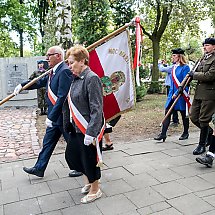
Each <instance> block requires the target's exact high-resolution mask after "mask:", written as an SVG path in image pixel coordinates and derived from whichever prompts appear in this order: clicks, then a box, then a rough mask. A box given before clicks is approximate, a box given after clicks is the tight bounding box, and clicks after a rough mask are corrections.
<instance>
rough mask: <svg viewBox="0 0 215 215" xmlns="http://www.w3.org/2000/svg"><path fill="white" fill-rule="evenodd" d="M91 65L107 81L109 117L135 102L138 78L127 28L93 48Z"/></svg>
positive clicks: (105, 86) (105, 92) (105, 87)
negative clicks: (135, 78) (135, 76)
mask: <svg viewBox="0 0 215 215" xmlns="http://www.w3.org/2000/svg"><path fill="white" fill-rule="evenodd" d="M89 66H90V68H91V69H92V71H94V72H95V73H96V74H97V75H98V76H99V77H100V78H101V81H102V83H103V96H104V97H103V98H104V108H103V110H104V116H105V119H106V120H110V119H111V118H114V116H115V115H118V114H120V113H122V112H125V111H127V110H128V109H131V108H132V107H133V106H134V103H135V93H134V81H133V72H132V65H131V49H130V40H129V34H128V32H127V31H124V32H122V33H120V34H119V35H117V36H115V37H114V38H112V39H110V40H109V41H107V42H105V43H103V44H102V45H100V46H98V47H97V48H95V49H94V50H92V51H91V52H90V62H89Z"/></svg>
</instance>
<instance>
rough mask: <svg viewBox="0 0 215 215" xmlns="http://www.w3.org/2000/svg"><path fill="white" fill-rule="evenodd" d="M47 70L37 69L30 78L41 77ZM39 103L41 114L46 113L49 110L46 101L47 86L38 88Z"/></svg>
mask: <svg viewBox="0 0 215 215" xmlns="http://www.w3.org/2000/svg"><path fill="white" fill-rule="evenodd" d="M45 72H46V70H45V69H42V70H37V71H34V72H33V73H32V75H31V76H30V78H29V80H33V79H34V78H37V77H39V76H40V75H42V74H43V73H45ZM37 103H38V108H40V114H41V115H43V114H46V111H47V102H46V88H45V87H42V88H40V89H37Z"/></svg>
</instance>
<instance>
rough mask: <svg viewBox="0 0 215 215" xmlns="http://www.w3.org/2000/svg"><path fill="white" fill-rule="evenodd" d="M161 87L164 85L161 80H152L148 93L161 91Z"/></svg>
mask: <svg viewBox="0 0 215 215" xmlns="http://www.w3.org/2000/svg"><path fill="white" fill-rule="evenodd" d="M161 88H162V85H161V83H160V82H159V81H152V82H151V85H150V88H149V89H148V91H147V93H148V94H153V93H160V92H161Z"/></svg>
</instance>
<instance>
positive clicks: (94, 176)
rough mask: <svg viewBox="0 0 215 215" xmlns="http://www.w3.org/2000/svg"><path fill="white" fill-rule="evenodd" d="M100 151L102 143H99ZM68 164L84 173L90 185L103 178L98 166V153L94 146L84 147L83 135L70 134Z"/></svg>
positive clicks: (67, 150) (66, 153)
mask: <svg viewBox="0 0 215 215" xmlns="http://www.w3.org/2000/svg"><path fill="white" fill-rule="evenodd" d="M99 145H100V150H101V146H102V141H100V143H99ZM65 158H66V162H67V164H68V166H69V168H70V169H72V170H73V169H74V170H76V171H78V172H82V173H83V174H84V175H86V176H87V178H88V180H89V183H93V182H94V181H96V180H99V179H100V178H101V170H100V167H96V165H97V159H96V158H97V151H96V147H95V146H94V145H92V144H91V145H89V146H86V145H84V135H83V134H82V133H70V137H69V140H68V143H67V147H66V152H65Z"/></svg>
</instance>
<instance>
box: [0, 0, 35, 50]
mask: <svg viewBox="0 0 215 215" xmlns="http://www.w3.org/2000/svg"><path fill="white" fill-rule="evenodd" d="M35 6H36V4H35V2H34V1H31V0H25V1H22V0H7V1H6V0H2V1H1V4H0V29H1V31H6V30H7V32H12V31H16V32H17V33H18V34H19V35H20V38H22V34H23V32H25V33H26V34H27V35H28V36H27V37H28V40H29V41H32V37H33V36H34V35H35V33H36V21H37V20H36V18H35V16H34V15H33V12H32V11H33V9H32V8H34V7H35ZM20 41H21V42H23V41H22V40H20ZM20 45H21V44H20ZM9 47H10V46H9ZM22 48H23V47H20V50H22Z"/></svg>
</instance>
